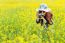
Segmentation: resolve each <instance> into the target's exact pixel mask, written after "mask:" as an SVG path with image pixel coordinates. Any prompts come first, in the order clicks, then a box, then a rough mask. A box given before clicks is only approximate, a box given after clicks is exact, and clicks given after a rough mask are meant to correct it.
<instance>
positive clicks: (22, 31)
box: [0, 0, 65, 43]
mask: <svg viewBox="0 0 65 43" xmlns="http://www.w3.org/2000/svg"><path fill="white" fill-rule="evenodd" d="M43 3H46V4H47V5H48V6H49V8H51V9H52V13H53V22H54V24H53V25H50V26H49V28H48V29H44V27H43V26H40V24H36V8H38V7H39V5H40V4H41V0H0V43H65V0H44V1H43Z"/></svg>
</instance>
